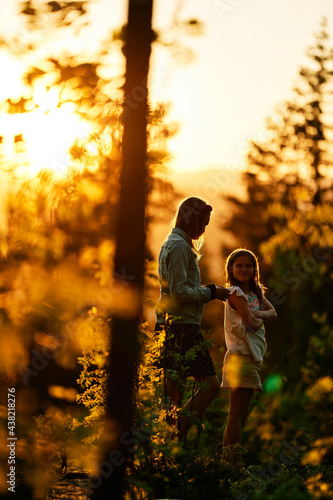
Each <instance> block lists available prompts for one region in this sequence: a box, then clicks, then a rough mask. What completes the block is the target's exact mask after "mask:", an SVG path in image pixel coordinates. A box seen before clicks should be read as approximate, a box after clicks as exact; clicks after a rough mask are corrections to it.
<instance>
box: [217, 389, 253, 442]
mask: <svg viewBox="0 0 333 500" xmlns="http://www.w3.org/2000/svg"><path fill="white" fill-rule="evenodd" d="M252 394H253V389H245V388H238V389H231V390H230V405H229V413H228V420H227V426H226V428H225V431H224V436H223V445H224V446H231V445H233V444H237V443H239V444H241V430H242V427H243V425H244V424H245V421H246V418H247V415H248V411H249V405H250V401H251V398H252Z"/></svg>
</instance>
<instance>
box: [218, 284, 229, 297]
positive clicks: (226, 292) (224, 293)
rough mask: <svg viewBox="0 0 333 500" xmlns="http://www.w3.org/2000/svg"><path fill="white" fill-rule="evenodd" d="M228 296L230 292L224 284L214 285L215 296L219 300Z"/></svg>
mask: <svg viewBox="0 0 333 500" xmlns="http://www.w3.org/2000/svg"><path fill="white" fill-rule="evenodd" d="M229 297H230V292H229V290H228V289H227V288H224V286H217V287H216V298H217V299H219V300H227V299H228V298H229Z"/></svg>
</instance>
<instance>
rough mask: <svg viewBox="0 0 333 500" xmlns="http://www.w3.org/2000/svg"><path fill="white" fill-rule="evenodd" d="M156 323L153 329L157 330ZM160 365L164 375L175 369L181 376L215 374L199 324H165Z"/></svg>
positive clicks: (195, 376)
mask: <svg viewBox="0 0 333 500" xmlns="http://www.w3.org/2000/svg"><path fill="white" fill-rule="evenodd" d="M158 327H159V325H156V328H155V331H158V329H161V328H158ZM161 365H162V366H163V367H164V369H165V373H166V376H167V377H168V374H169V375H170V373H171V371H176V372H177V373H178V375H179V376H180V377H181V378H186V377H194V378H197V377H207V376H211V375H216V371H215V367H214V363H213V361H212V358H211V357H210V354H209V350H208V346H207V342H205V339H204V338H203V335H202V333H201V331H200V325H195V324H183V325H179V324H175V323H174V324H171V325H167V326H166V336H165V342H164V346H163V349H162V355H161Z"/></svg>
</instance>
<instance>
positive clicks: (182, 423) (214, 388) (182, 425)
mask: <svg viewBox="0 0 333 500" xmlns="http://www.w3.org/2000/svg"><path fill="white" fill-rule="evenodd" d="M196 381H197V382H199V383H202V382H206V384H205V385H207V387H206V389H199V390H198V391H197V392H196V393H195V394H194V396H193V397H192V398H191V399H189V401H187V403H186V405H185V406H184V409H186V410H188V411H193V412H195V414H196V416H197V417H200V415H201V414H202V413H203V411H204V410H205V409H206V408H207V406H208V405H209V403H210V402H211V401H212V400H213V399H214V398H215V397H216V396H217V394H218V393H219V390H220V383H219V380H218V378H217V376H216V375H210V376H206V377H198V378H196ZM192 423H193V422H192V421H191V419H190V418H189V417H188V416H187V415H181V416H180V418H179V435H178V437H179V440H180V441H181V440H182V439H183V438H184V437H185V436H186V434H187V431H188V430H189V428H190V427H191V425H192Z"/></svg>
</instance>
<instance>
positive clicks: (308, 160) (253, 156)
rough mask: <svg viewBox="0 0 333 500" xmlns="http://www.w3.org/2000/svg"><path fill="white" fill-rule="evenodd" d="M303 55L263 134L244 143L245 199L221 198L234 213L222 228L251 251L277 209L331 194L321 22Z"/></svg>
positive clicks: (331, 83) (328, 56)
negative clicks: (302, 64) (305, 61)
mask: <svg viewBox="0 0 333 500" xmlns="http://www.w3.org/2000/svg"><path fill="white" fill-rule="evenodd" d="M307 55H308V57H309V64H308V66H307V67H303V68H301V69H300V71H299V76H298V85H297V86H296V87H295V89H294V91H293V98H292V99H291V100H289V101H286V102H284V103H282V104H281V105H280V106H279V107H278V109H277V110H276V113H275V114H274V115H273V116H271V117H270V118H269V119H268V120H267V125H266V137H267V138H266V139H265V140H264V141H261V142H259V141H251V143H250V147H249V151H248V155H247V170H246V172H245V173H244V175H243V180H244V182H245V184H246V188H247V200H246V201H245V203H244V202H243V201H242V200H238V199H235V198H233V197H229V198H227V200H228V201H229V202H230V203H231V205H232V206H233V207H234V213H233V216H232V218H231V219H230V221H229V223H227V224H226V225H225V226H224V227H225V229H227V230H228V229H229V230H231V231H232V232H233V233H235V228H236V235H239V241H240V244H242V245H246V246H249V247H250V248H252V249H253V250H254V251H258V247H259V244H260V242H261V241H263V240H265V239H267V238H269V237H270V236H272V235H273V234H274V232H275V231H276V228H277V226H276V222H277V220H278V219H279V214H280V213H281V209H282V207H284V208H286V209H289V210H292V211H294V210H302V211H303V210H309V209H311V207H313V206H315V205H318V204H320V203H323V202H325V201H331V200H332V198H333V187H332V180H333V176H332V167H333V160H332V151H333V128H332V120H331V118H330V117H331V112H332V106H333V99H332V96H333V78H332V77H333V48H332V44H331V41H330V37H329V34H328V31H327V23H326V21H325V20H323V21H322V24H321V29H320V31H319V32H318V33H317V34H316V35H315V43H314V45H313V46H311V47H310V48H309V49H308V51H307ZM274 204H275V211H269V210H268V208H269V207H272V206H274ZM278 207H280V208H278ZM249 221H250V222H251V223H250V224H249Z"/></svg>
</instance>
